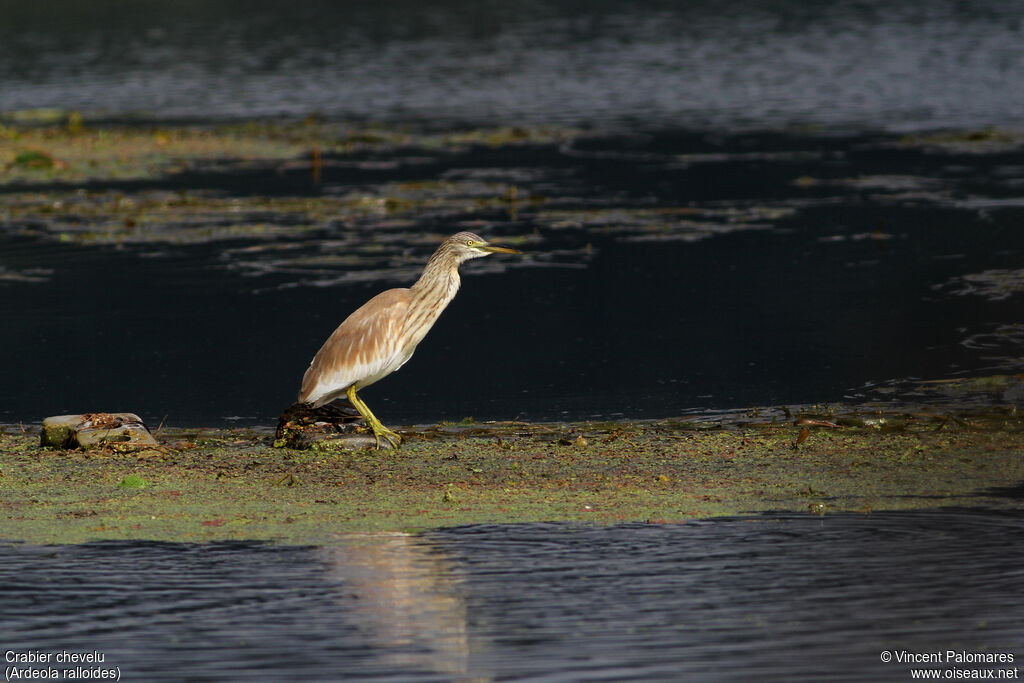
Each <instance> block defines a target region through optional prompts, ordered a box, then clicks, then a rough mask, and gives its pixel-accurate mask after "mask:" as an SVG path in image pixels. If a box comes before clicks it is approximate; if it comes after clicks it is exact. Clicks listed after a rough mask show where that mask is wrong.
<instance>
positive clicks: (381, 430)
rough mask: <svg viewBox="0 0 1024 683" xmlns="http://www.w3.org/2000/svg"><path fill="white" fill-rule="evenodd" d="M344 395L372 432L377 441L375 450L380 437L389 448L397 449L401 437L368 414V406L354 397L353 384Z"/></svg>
mask: <svg viewBox="0 0 1024 683" xmlns="http://www.w3.org/2000/svg"><path fill="white" fill-rule="evenodd" d="M345 394H346V395H347V396H348V400H349V402H351V403H352V405H354V406H355V407H356V410H358V411H359V414H360V415H362V416H363V419H364V420H366V426H368V427H369V428H370V429H372V430H373V437H374V438H375V439H377V448H380V440H381V438H382V437H383V439H384V440H385V441H387V442H388V445H389V446H391V448H398V444H400V443H402V435H401V434H399V433H398V432H396V431H393V430H391V429H388V428H387V427H385V426H384V425H383V424H381V421H380V420H378V419H377V417H376V416H375V415H374V414H373V413H371V412H370V408H369V406H367V405H366V404H365V403H363V399H361V398H359V397H358V396H356V387H355V385H354V384H353V385H352V386H350V387H349V388H348V391H346V392H345Z"/></svg>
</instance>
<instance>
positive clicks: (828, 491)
mask: <svg viewBox="0 0 1024 683" xmlns="http://www.w3.org/2000/svg"><path fill="white" fill-rule="evenodd" d="M402 431H403V433H404V434H405V435H406V437H407V442H406V444H405V445H403V447H402V448H401V449H400V450H398V451H389V450H384V451H372V450H358V451H337V452H332V451H328V450H319V451H317V450H312V451H296V450H289V449H282V448H274V447H273V446H272V440H273V438H272V435H270V434H269V433H265V432H262V431H253V430H206V429H203V430H178V431H175V432H164V433H162V434H160V441H161V443H162V446H161V448H160V449H159V450H147V451H141V452H137V453H123V452H122V453H118V452H114V451H102V450H91V451H57V450H50V449H43V448H40V446H39V445H38V444H39V437H38V434H36V433H33V432H32V431H31V430H28V431H25V432H22V431H21V430H20V429H19V428H17V427H7V428H6V429H5V433H3V434H0V471H2V476H0V538H3V539H7V540H15V541H26V542H31V543H76V542H83V541H87V540H94V539H136V538H137V539H156V540H167V541H208V540H218V539H239V538H248V539H272V540H275V541H278V542H287V543H318V542H321V541H322V540H324V539H325V538H327V537H329V536H330V535H331V534H333V533H336V532H342V531H361V530H395V531H398V530H401V531H409V530H421V529H427V528H433V527H444V526H454V525H462V524H475V523H507V522H526V521H541V520H545V521H554V520H571V521H581V522H593V523H599V524H608V523H617V522H623V521H650V522H683V521H685V520H687V519H694V518H704V517H714V516H719V515H734V514H742V513H748V512H763V511H780V510H790V511H793V510H795V511H807V512H808V513H809V514H810V513H814V514H826V515H827V514H830V513H832V512H838V511H859V512H862V513H864V514H870V513H871V511H873V510H882V509H912V508H935V507H946V506H972V507H992V508H1001V509H1018V508H1020V507H1021V496H1020V495H1019V491H1020V483H1021V482H1022V481H1024V459H1022V458H1021V457H1020V453H1021V452H1022V450H1024V420H1022V419H1021V417H1020V416H1018V415H1017V414H1016V411H1015V410H1014V409H1013V408H1006V409H1002V408H996V409H989V410H986V411H985V412H983V413H980V412H979V413H973V414H963V413H961V414H957V415H952V414H949V413H944V412H942V411H939V410H934V409H932V410H929V411H927V412H900V413H892V412H890V413H886V414H881V413H872V414H865V413H857V414H852V413H851V414H844V415H835V414H827V415H821V414H818V415H807V416H805V417H803V418H797V419H794V420H787V421H786V422H779V421H768V420H767V418H766V417H764V416H757V415H753V416H751V417H750V419H749V420H744V421H737V422H731V423H728V424H725V423H699V422H690V421H686V420H662V421H657V422H644V423H628V422H623V423H600V424H598V423H578V424H569V425H566V424H522V423H497V424H495V423H491V424H459V425H438V426H436V427H428V428H408V429H404V430H402Z"/></svg>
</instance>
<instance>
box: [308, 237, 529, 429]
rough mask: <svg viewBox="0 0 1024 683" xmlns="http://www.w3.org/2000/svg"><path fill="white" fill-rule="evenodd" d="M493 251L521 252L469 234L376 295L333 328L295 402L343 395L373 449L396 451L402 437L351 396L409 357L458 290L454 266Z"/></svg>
mask: <svg viewBox="0 0 1024 683" xmlns="http://www.w3.org/2000/svg"><path fill="white" fill-rule="evenodd" d="M494 253H502V254H519V253H522V252H519V251H517V250H515V249H509V248H508V247H499V246H496V245H493V244H488V243H487V242H486V241H485V240H484V239H483V238H481V237H480V236H479V235H475V234H473V233H471V232H460V233H457V234H455V235H452V236H451V237H449V238H448V239H446V240H445V241H443V242H441V246H440V247H438V249H437V251H435V252H434V255H433V256H431V257H430V260H429V261H427V266H426V267H425V268H424V269H423V275H421V276H420V279H419V280H417V281H416V283H415V284H414V285H413V286H412V287H409V288H408V289H405V288H401V289H389V290H387V291H385V292H381V293H380V294H378V295H377V296H375V297H373V298H372V299H370V300H369V301H367V302H366V303H365V304H363V305H362V306H360V307H359V308H357V309H356V310H355V312H354V313H352V315H350V316H349V317H347V318H346V319H345V321H344V322H343V323H341V324H340V325H338V329H336V330H334V333H333V334H331V336H330V337H328V339H327V341H326V342H324V345H323V346H322V347H321V348H320V350H319V351H317V354H316V356H314V358H313V362H312V363H310V364H309V368H308V369H307V370H306V374H305V375H303V377H302V389H301V390H300V391H299V403H306V404H309V405H311V406H312V407H314V408H319V407H320V406H322V405H324V404H326V403H330V402H331V401H333V400H334V399H336V398H339V397H341V396H347V397H348V400H349V401H350V402H351V403H352V405H353V406H355V408H356V410H358V411H359V414H360V415H362V416H363V419H364V420H365V421H366V425H367V426H368V427H369V428H370V429H372V430H373V436H374V438H375V439H376V441H377V448H380V447H381V441H382V440H383V441H386V442H387V443H388V444H389V445H390V446H391V447H392V448H397V447H398V444H399V443H401V441H402V437H401V436H400V435H399V434H398V432H395V431H393V430H391V429H388V428H387V427H385V426H384V425H383V424H381V421H380V420H378V419H377V418H376V417H375V416H374V414H373V413H372V412H370V409H369V408H368V407H367V405H366V404H365V403H363V400H362V399H361V398H359V396H357V395H356V392H357V391H358V390H360V389H362V388H363V387H368V386H370V385H371V384H373V383H374V382H376V381H377V380H379V379H382V378H384V377H387V376H388V375H390V374H391V373H392V372H394V371H395V370H397V369H398V368H400V367H402V366H403V365H404V364H405V362H406V361H407V360H409V358H410V357H412V354H413V352H414V351H415V350H416V345H417V344H419V343H420V342H421V341H423V337H425V336H426V334H427V332H429V331H430V328H431V327H433V326H434V323H435V322H437V319H438V317H440V315H441V312H442V311H444V309H445V307H446V306H447V305H448V304H449V303H451V300H452V299H454V298H455V293H456V292H458V291H459V283H460V279H459V265H461V264H462V263H463V262H464V261H468V260H469V259H474V258H479V257H481V256H487V255H489V254H494Z"/></svg>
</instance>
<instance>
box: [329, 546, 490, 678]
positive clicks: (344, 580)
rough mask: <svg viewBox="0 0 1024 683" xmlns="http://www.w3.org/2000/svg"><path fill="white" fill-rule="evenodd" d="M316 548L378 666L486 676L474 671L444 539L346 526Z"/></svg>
mask: <svg viewBox="0 0 1024 683" xmlns="http://www.w3.org/2000/svg"><path fill="white" fill-rule="evenodd" d="M318 553H319V554H320V556H321V557H322V559H324V561H325V562H326V563H327V567H328V569H327V576H328V578H329V580H330V581H331V582H332V583H336V584H340V585H342V586H344V587H345V593H346V595H345V597H344V599H343V600H342V601H339V605H338V606H339V607H340V608H342V609H345V610H348V612H349V614H348V618H349V619H352V620H354V621H355V622H356V623H358V624H359V627H360V630H361V631H362V633H364V634H365V636H366V638H367V640H368V641H369V643H368V644H369V645H370V646H371V647H372V648H373V651H374V652H375V653H377V654H378V666H380V667H381V668H383V669H385V670H395V671H418V672H435V673H439V674H445V675H446V676H450V677H451V680H458V681H475V680H486V679H484V678H479V677H478V676H473V675H470V671H469V656H470V637H469V632H468V629H467V615H466V603H465V600H464V598H463V596H462V594H461V589H460V586H459V583H460V577H459V575H457V574H456V573H454V571H453V570H454V567H453V565H452V563H451V561H450V560H449V559H448V558H447V557H446V555H445V553H444V551H443V549H442V548H441V547H438V546H437V545H435V544H433V543H429V542H427V541H425V540H424V539H423V538H421V537H418V536H414V535H412V534H405V533H366V534H345V535H342V536H339V537H338V538H337V539H336V542H335V543H331V544H329V545H326V546H324V547H323V548H321V549H320V550H319V551H318ZM351 598H355V600H354V601H353V600H352V599H351Z"/></svg>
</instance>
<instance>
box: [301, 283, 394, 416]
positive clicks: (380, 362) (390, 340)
mask: <svg viewBox="0 0 1024 683" xmlns="http://www.w3.org/2000/svg"><path fill="white" fill-rule="evenodd" d="M410 298H411V294H410V292H409V290H408V289H389V290H387V291H385V292H381V293H380V294H378V295H377V296H375V297H373V298H372V299H370V300H369V301H367V302H366V303H365V304H363V305H362V306H360V307H359V308H358V309H356V310H355V311H354V312H353V313H352V315H350V316H349V317H348V318H346V319H345V321H344V322H343V323H341V324H340V325H338V328H337V329H336V330H334V332H333V333H332V334H331V336H330V337H328V339H327V341H326V342H324V345H323V346H322V347H321V348H320V350H319V351H318V352H317V354H316V356H315V357H314V358H313V362H312V363H310V364H309V368H308V369H307V370H306V374H305V375H303V377H302V389H301V390H300V392H299V402H300V403H312V404H313V405H314V406H320V405H323V404H325V403H328V402H330V401H332V400H334V399H335V398H337V397H338V396H341V395H343V394H344V393H345V391H346V390H347V389H348V388H349V387H350V386H352V385H353V384H356V385H357V386H358V387H365V386H367V385H369V384H373V383H374V382H376V381H377V380H379V379H381V378H382V377H385V376H386V375H389V374H390V373H392V372H394V371H395V370H397V369H398V367H399V366H400V365H401V364H402V361H403V360H404V359H399V356H400V352H401V349H402V343H401V341H402V340H401V338H400V337H401V335H402V329H403V325H404V323H405V319H406V314H407V312H408V310H409V301H410Z"/></svg>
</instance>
